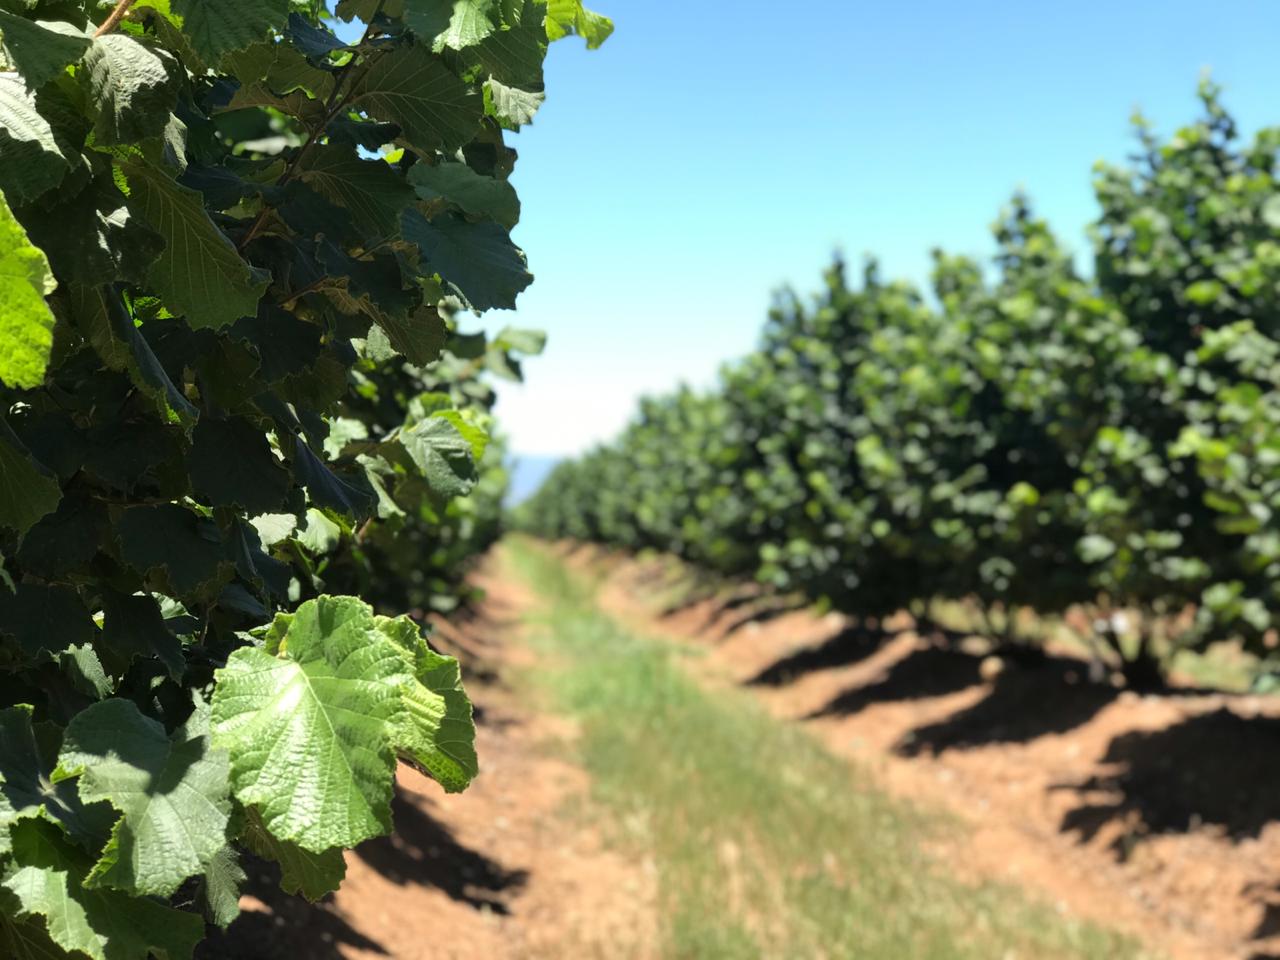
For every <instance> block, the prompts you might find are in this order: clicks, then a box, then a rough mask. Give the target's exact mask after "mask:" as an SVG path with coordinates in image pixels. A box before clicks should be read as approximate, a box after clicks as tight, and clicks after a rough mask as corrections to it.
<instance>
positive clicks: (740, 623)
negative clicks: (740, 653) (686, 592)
mask: <svg viewBox="0 0 1280 960" xmlns="http://www.w3.org/2000/svg"><path fill="white" fill-rule="evenodd" d="M807 606H808V603H806V602H805V601H802V600H794V599H784V600H777V601H766V602H764V603H762V604H757V605H755V606H752V607H751V608H749V609H747V610H745V611H743V612H741V613H739V614H738V615H737V616H734V617H731V618H729V619H728V620H726V621H724V622H721V621H722V619H723V618H721V617H717V619H716V622H715V627H716V629H717V630H718V631H720V634H721V636H722V638H724V639H726V640H727V639H728V638H729V637H731V636H733V634H735V633H737V632H738V631H739V630H741V629H742V628H743V627H745V626H747V625H748V624H752V623H755V624H765V623H769V622H770V621H772V620H777V619H778V618H779V617H785V616H786V615H787V614H789V613H795V612H796V611H797V610H803V609H805V608H806V607H807Z"/></svg>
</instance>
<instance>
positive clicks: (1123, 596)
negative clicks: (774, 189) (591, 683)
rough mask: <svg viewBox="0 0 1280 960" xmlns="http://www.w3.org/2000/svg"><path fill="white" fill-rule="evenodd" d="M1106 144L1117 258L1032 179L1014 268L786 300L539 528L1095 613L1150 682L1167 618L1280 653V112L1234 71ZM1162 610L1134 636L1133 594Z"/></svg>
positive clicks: (895, 603)
mask: <svg viewBox="0 0 1280 960" xmlns="http://www.w3.org/2000/svg"><path fill="white" fill-rule="evenodd" d="M1201 94H1202V100H1203V104H1204V115H1203V116H1202V117H1201V118H1200V119H1199V120H1197V121H1196V122H1195V123H1193V124H1192V125H1190V126H1187V127H1185V128H1183V129H1181V130H1179V131H1178V132H1177V133H1176V134H1175V135H1174V136H1173V137H1172V138H1170V139H1169V140H1167V141H1161V140H1159V139H1158V138H1157V137H1156V136H1155V135H1154V134H1153V133H1152V132H1151V131H1150V130H1149V128H1148V127H1147V126H1146V125H1145V124H1144V123H1142V122H1141V121H1139V126H1138V134H1139V140H1140V147H1141V150H1140V152H1139V154H1138V155H1137V156H1136V157H1134V158H1133V161H1132V163H1131V164H1130V165H1127V166H1123V167H1116V166H1109V165H1100V166H1099V167H1098V168H1097V169H1096V171H1095V179H1094V183H1095V189H1096V195H1097V199H1098V203H1099V206H1100V208H1101V213H1100V215H1099V216H1098V218H1097V220H1096V221H1095V222H1094V223H1093V225H1092V227H1091V236H1092V240H1093V255H1094V262H1093V270H1092V271H1091V273H1090V274H1088V275H1086V274H1082V273H1080V272H1078V271H1077V270H1076V268H1075V267H1074V266H1073V263H1072V260H1071V257H1070V256H1069V255H1068V254H1067V253H1066V252H1065V251H1064V249H1063V247H1062V246H1061V244H1060V243H1059V241H1058V240H1057V239H1056V238H1055V237H1054V235H1053V234H1052V232H1051V231H1050V229H1049V227H1048V226H1047V225H1046V224H1045V223H1044V222H1043V221H1041V220H1038V219H1037V218H1036V217H1035V216H1034V214H1033V212H1032V210H1031V208H1030V206H1029V204H1028V202H1027V201H1026V200H1025V199H1024V198H1022V197H1017V198H1015V199H1014V201H1013V203H1012V204H1011V205H1010V206H1009V207H1008V208H1007V209H1006V210H1004V211H1003V212H1002V213H1001V216H1000V218H999V220H998V222H997V223H996V224H995V228H994V230H995V238H996V241H997V243H998V248H999V249H998V253H997V255H996V257H995V260H994V262H993V263H992V264H991V265H990V267H989V268H988V267H987V266H986V265H984V264H980V263H977V262H974V261H973V260H970V259H968V258H965V257H957V256H950V255H946V254H943V253H937V254H936V255H935V267H934V274H933V289H932V291H931V293H932V296H927V295H926V294H924V293H922V292H921V291H919V290H917V289H916V288H914V287H913V286H911V285H910V284H906V283H898V282H888V281H886V280H884V279H883V278H882V277H881V276H880V273H879V271H878V270H877V268H876V265H875V264H874V263H870V264H868V265H867V267H866V268H865V270H864V272H863V275H862V277H861V281H860V283H858V284H856V285H855V284H851V283H850V282H849V279H848V277H847V272H846V269H845V267H844V266H843V265H842V264H840V263H837V264H836V265H835V267H833V268H832V269H831V270H830V271H829V272H828V274H827V276H826V286H825V288H824V289H823V291H822V292H821V293H820V294H819V295H818V296H817V297H816V298H815V299H814V300H813V301H812V302H810V303H806V302H804V301H802V300H801V299H799V298H798V297H796V296H794V295H793V294H790V293H784V294H782V295H780V296H779V297H778V298H777V301H776V303H775V304H774V307H773V310H772V311H771V313H770V315H769V321H768V323H767V325H766V327H765V330H764V334H763V337H762V342H761V346H760V349H759V350H758V351H757V352H756V353H754V354H752V355H751V356H749V357H747V358H746V359H744V360H742V361H740V362H737V363H735V364H733V365H731V366H729V367H727V368H726V369H725V370H724V372H723V374H722V377H721V383H720V387H719V388H718V389H717V390H715V391H713V392H711V393H707V394H699V393H696V392H693V391H690V390H687V389H685V390H681V391H679V392H677V393H675V394H674V395H671V396H668V397H665V398H661V399H654V400H646V401H645V402H643V403H642V405H641V409H640V413H639V416H638V418H637V419H636V420H635V421H634V423H633V424H632V425H631V426H630V428H629V429H627V430H626V432H625V433H624V434H623V435H622V436H621V437H620V439H619V440H618V441H617V442H616V443H613V444H611V445H608V446H605V447H603V448H600V449H598V450H596V451H594V452H592V453H590V454H588V455H587V456H585V457H584V458H582V459H581V460H579V461H577V462H573V463H568V464H565V465H563V466H561V467H560V468H559V469H558V470H557V471H556V472H555V473H554V474H553V475H552V476H551V478H550V479H549V480H548V482H547V484H546V485H545V487H544V488H543V489H542V491H541V492H540V493H539V494H538V495H537V496H536V497H535V498H534V499H533V500H532V501H531V502H530V503H529V504H528V506H527V508H526V509H525V512H524V519H525V522H526V523H527V524H528V525H530V526H531V527H532V528H533V529H534V530H536V531H538V532H541V533H543V534H546V535H550V536H571V537H578V538H584V539H590V540H601V541H605V542H609V543H616V544H621V545H625V546H628V547H636V548H641V547H655V548H658V549H661V550H668V551H674V552H676V553H678V554H680V555H682V556H684V557H686V558H688V559H690V560H693V561H696V562H697V563H699V564H702V565H705V566H707V567H709V568H712V569H714V570H717V571H722V572H724V573H727V574H737V575H741V574H748V573H750V574H754V575H756V576H758V577H759V578H760V579H761V580H763V581H765V582H766V583H768V584H772V585H774V586H776V587H777V588H779V589H782V590H798V591H803V592H804V593H805V594H807V595H809V596H811V597H814V598H822V599H825V600H827V601H829V602H830V603H832V604H834V605H835V606H836V607H837V608H839V609H841V610H844V611H850V612H853V613H858V614H881V613H885V612H888V611H892V610H896V609H899V608H903V607H916V608H919V607H920V606H921V605H922V604H924V603H925V602H927V601H928V600H931V599H934V598H973V599H975V600H977V601H978V602H979V603H981V604H982V605H984V606H985V607H987V608H998V607H1003V608H1005V609H1006V610H1012V609H1015V608H1018V607H1024V606H1025V607H1031V608H1034V609H1035V610H1037V611H1040V612H1042V613H1058V612H1062V611H1064V610H1066V609H1067V608H1069V607H1072V606H1076V605H1079V606H1082V607H1085V608H1087V609H1090V610H1092V611H1093V612H1094V613H1095V614H1096V615H1097V617H1096V620H1097V622H1098V623H1099V626H1100V632H1101V634H1102V636H1103V638H1104V639H1106V640H1108V641H1109V642H1110V643H1111V644H1112V645H1113V646H1115V647H1116V648H1117V650H1118V651H1120V652H1122V655H1123V656H1124V657H1125V659H1127V660H1128V661H1129V663H1128V667H1127V669H1128V672H1129V674H1130V678H1131V679H1132V680H1133V681H1134V682H1150V681H1154V680H1155V679H1156V677H1155V674H1154V664H1153V662H1152V660H1153V657H1152V653H1151V649H1152V645H1153V643H1154V640H1155V638H1154V634H1155V633H1157V632H1162V633H1164V634H1165V636H1166V639H1168V640H1169V641H1171V642H1174V643H1183V644H1194V643H1204V642H1207V641H1210V640H1213V639H1216V638H1220V637H1223V636H1226V635H1240V636H1243V637H1245V638H1246V640H1247V641H1248V642H1249V643H1251V644H1254V645H1255V646H1257V647H1259V648H1265V649H1269V648H1270V647H1271V646H1273V645H1274V638H1275V629H1276V627H1277V616H1280V592H1278V589H1280V586H1278V585H1280V522H1278V521H1277V517H1276V510H1277V507H1280V499H1278V497H1280V352H1278V351H1280V310H1278V307H1280V184H1278V182H1277V149H1278V148H1280V130H1275V129H1273V130H1264V131H1262V132H1261V133H1259V134H1258V135H1257V136H1256V137H1255V138H1254V139H1253V140H1252V142H1249V143H1242V142H1241V141H1240V139H1239V138H1238V136H1237V132H1236V128H1235V125H1234V123H1233V122H1232V120H1231V118H1230V117H1229V116H1228V114H1227V113H1226V111H1225V110H1224V109H1223V107H1222V105H1221V103H1220V99H1219V94H1218V91H1217V90H1216V89H1215V88H1213V87H1212V86H1211V85H1209V84H1206V85H1205V86H1204V87H1203V88H1202V91H1201ZM1121 608H1124V609H1129V610H1136V611H1139V612H1140V613H1141V614H1142V616H1140V617H1137V618H1131V619H1132V622H1133V623H1134V624H1135V627H1134V633H1135V635H1133V636H1126V637H1120V636H1117V635H1116V630H1115V627H1114V625H1115V624H1116V623H1118V622H1120V621H1119V619H1118V618H1114V617H1111V616H1107V614H1110V613H1111V612H1113V611H1116V610H1118V609H1121Z"/></svg>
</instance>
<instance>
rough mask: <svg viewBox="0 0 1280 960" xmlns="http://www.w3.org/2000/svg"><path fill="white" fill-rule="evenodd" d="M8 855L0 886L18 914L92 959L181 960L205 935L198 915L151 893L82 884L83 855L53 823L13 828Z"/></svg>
mask: <svg viewBox="0 0 1280 960" xmlns="http://www.w3.org/2000/svg"><path fill="white" fill-rule="evenodd" d="M12 833H13V858H12V863H11V865H10V867H9V870H8V872H7V873H6V874H5V876H4V880H3V881H0V890H3V891H4V893H5V894H6V896H5V899H6V900H9V901H11V902H10V903H5V904H4V905H3V906H4V908H5V910H6V912H10V911H11V912H12V915H13V916H15V917H17V918H19V919H27V918H42V919H43V921H44V924H45V928H46V930H47V931H48V935H49V938H50V939H51V940H52V941H53V942H54V943H56V944H57V945H58V946H59V947H61V948H62V949H63V950H66V951H68V952H71V953H77V954H79V955H83V956H87V957H89V958H91V960H149V958H150V957H151V956H152V954H153V953H154V954H158V955H161V956H164V957H166V958H167V960H185V958H189V957H190V956H191V954H192V952H193V951H194V950H195V945H196V944H197V943H198V942H199V941H200V940H201V939H202V938H203V937H204V921H203V920H201V919H200V917H198V916H197V915H196V914H194V913H186V912H184V911H182V910H174V909H172V908H170V907H167V906H165V905H163V904H161V903H159V902H158V901H156V900H151V899H146V898H140V897H130V896H127V895H125V894H123V893H118V892H116V891H113V890H102V889H90V888H89V887H87V886H86V885H85V875H86V873H87V872H88V869H89V864H90V859H89V858H88V857H86V856H85V855H84V854H82V853H81V852H80V851H78V850H76V849H75V848H74V847H72V846H71V845H70V844H68V843H67V842H66V841H65V840H64V839H63V838H62V837H61V836H60V835H59V833H58V831H57V828H56V827H54V826H53V825H52V824H48V823H42V822H40V821H37V820H29V821H24V822H22V823H19V824H18V825H16V826H15V827H14V828H13V831H12Z"/></svg>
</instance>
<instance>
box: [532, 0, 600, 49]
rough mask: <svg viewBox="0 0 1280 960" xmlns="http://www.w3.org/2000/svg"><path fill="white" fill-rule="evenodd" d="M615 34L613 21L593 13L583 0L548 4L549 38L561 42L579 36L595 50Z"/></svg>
mask: <svg viewBox="0 0 1280 960" xmlns="http://www.w3.org/2000/svg"><path fill="white" fill-rule="evenodd" d="M612 33H613V21H612V20H610V19H609V18H608V17H605V16H601V15H600V14H598V13H593V12H592V11H590V10H588V9H587V8H586V7H584V6H583V5H582V0H549V3H548V4H547V38H548V39H550V40H559V39H561V38H562V37H567V36H569V35H570V34H577V35H578V36H580V37H582V39H583V40H585V41H586V42H587V47H588V48H590V49H592V50H594V49H596V48H597V47H599V46H600V45H601V44H602V43H604V42H605V41H606V40H608V39H609V36H610V35H611V34H612Z"/></svg>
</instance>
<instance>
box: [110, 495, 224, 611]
mask: <svg viewBox="0 0 1280 960" xmlns="http://www.w3.org/2000/svg"><path fill="white" fill-rule="evenodd" d="M116 529H117V536H118V538H119V541H120V555H121V557H123V559H124V561H125V563H127V564H128V565H129V566H131V567H133V568H134V569H135V570H137V571H138V572H139V573H143V574H152V575H154V576H155V577H157V578H158V581H159V583H160V584H161V585H163V586H165V587H166V588H167V592H169V593H171V594H173V595H174V596H187V595H188V594H194V593H204V592H207V591H208V590H209V589H211V587H212V586H213V585H214V584H216V583H219V582H222V581H224V580H225V579H227V576H228V575H229V569H230V560H229V559H228V556H227V552H226V549H225V547H224V546H223V544H222V542H221V540H220V539H219V534H218V528H217V527H216V526H215V525H214V524H213V523H211V522H210V521H207V520H205V519H203V518H202V517H200V516H199V515H197V514H195V513H192V512H191V511H190V510H188V509H186V508H185V507H181V506H179V505H178V504H176V503H158V504H149V505H146V506H139V507H129V508H128V509H126V510H125V511H124V512H123V513H122V514H121V515H120V520H119V525H118V526H117V528H116Z"/></svg>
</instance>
